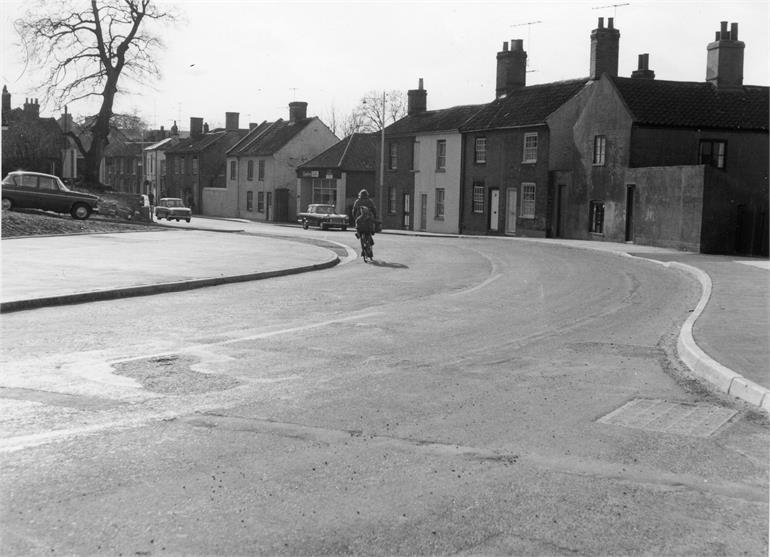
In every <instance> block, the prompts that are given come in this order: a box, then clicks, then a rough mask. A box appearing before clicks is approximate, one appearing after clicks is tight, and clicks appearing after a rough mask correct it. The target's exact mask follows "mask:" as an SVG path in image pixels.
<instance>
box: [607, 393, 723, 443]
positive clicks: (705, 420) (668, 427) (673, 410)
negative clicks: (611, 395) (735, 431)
mask: <svg viewBox="0 0 770 557" xmlns="http://www.w3.org/2000/svg"><path fill="white" fill-rule="evenodd" d="M735 414H737V411H735V410H730V409H729V408H721V407H719V406H706V405H696V404H684V403H680V402H667V401H665V400H650V399H644V398H638V399H635V400H632V401H630V402H627V403H626V404H624V405H623V406H621V407H620V408H618V409H617V410H613V411H612V412H610V413H609V414H607V415H606V416H603V417H601V418H599V420H597V421H598V422H599V423H602V424H609V425H619V426H623V427H633V428H636V429H644V430H646V431H662V432H665V433H676V434H679V435H691V436H694V437H709V436H710V435H713V434H714V432H715V431H716V430H718V429H719V428H720V427H722V426H723V425H724V424H725V423H727V422H728V421H729V420H730V418H732V417H733V416H735Z"/></svg>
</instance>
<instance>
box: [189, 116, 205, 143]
mask: <svg viewBox="0 0 770 557" xmlns="http://www.w3.org/2000/svg"><path fill="white" fill-rule="evenodd" d="M202 135H203V118H195V117H191V118H190V137H192V138H193V139H198V138H199V137H200V136H202Z"/></svg>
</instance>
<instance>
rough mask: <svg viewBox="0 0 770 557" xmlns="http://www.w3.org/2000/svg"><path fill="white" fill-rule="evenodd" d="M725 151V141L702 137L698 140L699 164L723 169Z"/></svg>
mask: <svg viewBox="0 0 770 557" xmlns="http://www.w3.org/2000/svg"><path fill="white" fill-rule="evenodd" d="M726 152H727V142H725V141H714V140H711V139H704V140H702V141H701V142H700V157H699V158H700V164H708V165H711V166H713V167H716V168H722V169H724V167H725V153H726Z"/></svg>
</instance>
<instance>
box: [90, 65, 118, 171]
mask: <svg viewBox="0 0 770 557" xmlns="http://www.w3.org/2000/svg"><path fill="white" fill-rule="evenodd" d="M116 85H117V76H116V77H112V76H110V77H108V78H107V84H106V85H105V87H104V92H103V93H102V98H103V99H104V100H103V102H102V106H101V109H100V110H99V114H98V115H97V117H96V121H95V122H94V125H93V127H92V128H91V147H90V148H89V149H88V152H87V153H85V155H84V161H83V162H84V166H85V168H84V172H83V174H84V176H83V178H84V179H85V182H86V183H87V184H94V185H96V184H100V181H99V167H100V166H101V163H102V158H104V151H105V148H106V147H107V145H108V144H109V140H108V136H109V134H110V119H111V118H112V104H113V102H114V100H115V93H116V92H117V90H118V89H117V86H116Z"/></svg>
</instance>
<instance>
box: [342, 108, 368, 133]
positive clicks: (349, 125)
mask: <svg viewBox="0 0 770 557" xmlns="http://www.w3.org/2000/svg"><path fill="white" fill-rule="evenodd" d="M366 131H369V129H368V128H367V122H366V121H365V119H364V114H363V112H361V111H360V110H354V111H353V112H351V113H350V114H348V115H347V116H346V117H345V118H343V119H342V122H341V124H340V133H342V137H347V136H349V135H352V134H354V133H361V132H366Z"/></svg>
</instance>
